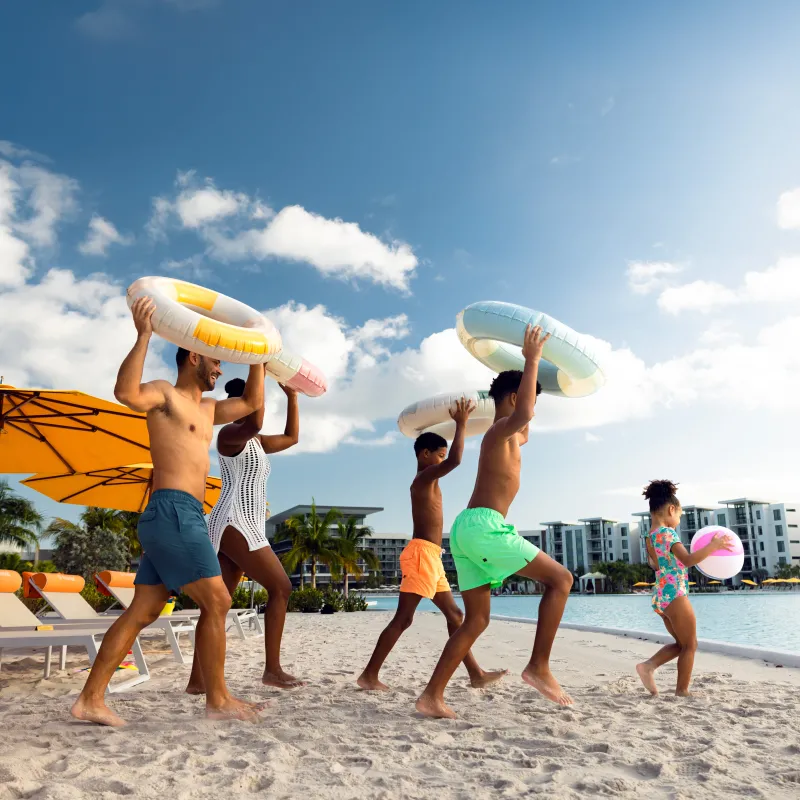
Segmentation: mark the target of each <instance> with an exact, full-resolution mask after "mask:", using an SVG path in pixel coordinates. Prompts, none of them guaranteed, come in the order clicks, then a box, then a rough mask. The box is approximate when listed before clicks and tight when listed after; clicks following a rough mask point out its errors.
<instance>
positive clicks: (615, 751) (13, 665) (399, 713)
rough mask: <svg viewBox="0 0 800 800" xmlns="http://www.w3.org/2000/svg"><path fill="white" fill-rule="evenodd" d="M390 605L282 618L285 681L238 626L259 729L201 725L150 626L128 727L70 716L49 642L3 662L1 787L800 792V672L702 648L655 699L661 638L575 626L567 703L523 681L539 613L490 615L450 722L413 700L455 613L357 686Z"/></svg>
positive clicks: (50, 799) (423, 625) (77, 794)
mask: <svg viewBox="0 0 800 800" xmlns="http://www.w3.org/2000/svg"><path fill="white" fill-rule="evenodd" d="M388 619H389V614H388V612H364V613H357V614H336V615H334V616H328V617H324V616H320V615H301V614H290V615H289V618H288V620H287V627H286V634H285V637H284V652H285V653H286V656H285V659H284V666H285V667H286V668H287V669H288V670H290V671H292V672H294V673H295V674H297V675H299V676H303V677H305V678H307V679H308V680H309V681H310V684H309V685H308V686H307V687H305V688H303V689H300V690H296V691H293V692H289V693H285V692H280V691H278V690H270V689H265V688H262V687H261V686H260V684H259V677H260V671H261V667H262V647H263V640H262V639H249V640H247V641H244V642H243V641H241V640H238V639H235V638H230V639H229V649H228V661H227V665H228V674H229V680H230V684H231V686H232V688H233V689H234V690H235V691H236V692H237V693H239V694H240V695H242V696H245V697H247V698H249V699H256V698H264V697H269V698H272V700H273V703H272V705H271V707H270V708H269V709H267V710H266V711H265V713H264V718H263V722H262V723H260V724H257V725H251V724H243V723H209V722H206V721H205V720H204V718H203V716H202V701H201V700H199V699H198V698H192V697H188V696H186V695H184V694H182V689H183V686H184V684H185V681H186V678H187V677H188V670H187V669H186V668H183V667H180V666H178V665H176V664H175V663H174V662H173V661H172V660H171V659H170V658H169V657H168V654H167V653H166V652H165V651H164V649H163V640H159V639H152V640H146V644H147V646H146V648H145V651H146V653H147V657H148V663H149V664H150V667H151V671H152V673H153V680H151V681H150V682H149V683H146V684H144V685H143V686H141V687H138V688H137V689H134V690H133V691H131V692H128V693H126V694H119V695H113V696H112V697H111V699H110V703H111V704H112V705H113V707H114V708H115V709H116V710H117V711H118V712H119V713H120V714H121V715H123V716H124V717H125V718H126V719H128V720H129V722H130V724H129V725H128V726H127V727H126V728H124V729H114V730H112V729H104V728H99V727H95V726H91V725H86V724H81V723H77V722H74V721H72V720H71V718H70V717H69V714H68V709H69V705H70V702H71V700H72V698H73V697H74V695H75V692H76V690H77V689H78V688H79V687H80V686H81V685H82V684H83V681H84V679H85V673H81V672H76V670H79V669H80V668H81V667H82V666H85V665H86V662H85V659H82V658H80V657H79V656H78V654H77V651H75V654H74V655H71V657H70V658H69V660H68V665H67V667H68V668H67V670H66V671H65V672H62V673H58V672H54V675H53V677H52V678H51V679H50V680H48V681H42V680H41V662H42V658H43V656H41V655H35V656H32V657H22V658H16V657H13V656H8V655H6V657H5V658H4V660H3V668H2V672H0V800H6V798H8V800H11V798H20V797H26V798H36V799H37V800H72V799H73V798H74V799H76V800H77V798H86V797H97V798H101V797H102V798H112V797H116V796H129V797H134V798H156V797H169V798H170V800H183V798H187V800H188V798H220V797H226V796H237V795H241V794H243V793H244V794H261V795H264V796H269V797H274V798H289V797H305V798H384V799H385V800H390V799H391V798H410V799H415V798H419V799H420V800H422V799H423V798H437V800H438V799H440V798H463V799H464V800H475V798H484V797H485V798H489V797H520V796H527V795H543V796H545V797H551V798H586V797H595V796H608V797H621V798H634V797H635V798H641V797H648V798H662V797H663V798H689V797H692V798H698V797H701V798H702V797H719V796H722V795H728V796H747V797H763V798H783V797H786V798H790V797H793V798H796V797H797V796H798V793H800V670H797V669H791V668H777V667H776V666H775V665H769V664H764V663H762V662H758V661H754V660H748V659H738V658H731V657H727V656H720V655H712V654H707V653H698V656H697V661H696V664H695V676H696V679H695V682H694V687H693V688H694V689H695V691H696V692H697V696H696V697H694V698H691V699H688V700H677V699H676V698H675V697H672V696H670V692H671V691H672V690H673V688H674V680H675V671H674V668H671V667H667V668H665V669H663V670H662V671H661V673H660V676H659V685H660V688H661V689H662V692H663V694H662V696H660V697H659V698H651V697H650V696H649V695H648V694H646V693H645V692H644V690H643V688H642V686H641V684H640V683H639V681H638V679H637V678H636V676H635V674H634V672H633V668H634V665H635V663H636V662H637V661H638V660H642V659H643V658H645V657H647V656H649V655H650V654H651V653H652V652H653V651H654V649H655V648H656V647H657V646H656V645H654V644H652V643H649V642H641V641H636V640H631V639H623V638H620V637H616V636H610V635H605V634H596V633H591V634H589V633H582V632H578V631H569V630H564V631H562V632H561V633H560V634H559V637H558V639H557V640H556V645H555V650H554V655H555V659H554V664H553V668H554V672H556V674H557V676H558V677H559V678H560V679H562V682H563V684H564V685H565V687H566V688H567V689H568V691H569V692H570V693H571V694H572V696H573V697H574V699H575V706H574V707H573V708H571V709H561V708H558V707H556V706H553V705H551V704H549V703H547V702H546V701H545V700H543V699H542V698H541V697H540V696H539V695H537V694H536V693H535V692H533V691H532V690H531V689H529V688H528V687H527V686H526V685H525V684H523V683H522V682H521V681H520V679H519V673H520V671H521V670H522V668H523V666H524V664H525V662H526V660H527V657H528V655H529V651H530V647H531V644H532V639H533V634H534V631H535V628H534V626H532V625H525V624H520V623H510V622H499V621H493V622H492V624H491V625H490V627H489V630H488V631H487V632H486V634H484V636H483V637H482V638H481V640H480V641H479V644H478V647H477V648H476V651H475V652H476V655H477V657H478V660H479V661H480V663H481V665H482V666H484V667H493V668H496V667H507V668H509V669H510V671H511V673H510V675H509V676H508V677H507V678H506V679H505V680H504V681H503V682H502V683H500V684H498V685H496V686H495V687H492V689H491V690H483V691H476V690H473V689H471V688H469V687H468V684H467V681H466V673H465V672H464V671H463V670H460V671H459V672H458V673H457V674H456V677H455V679H454V681H453V683H452V684H451V687H450V690H449V692H448V697H447V699H448V702H449V703H450V705H451V706H452V707H453V708H454V709H455V710H456V711H457V712H458V714H459V716H460V718H459V719H458V720H457V721H452V722H451V721H444V720H438V721H437V720H428V719H423V718H421V717H420V716H419V715H417V714H416V713H415V711H414V705H413V704H414V699H415V698H416V696H417V695H418V693H419V692H420V691H421V689H422V687H423V685H424V683H425V681H426V680H427V677H428V675H429V674H430V671H431V670H432V668H433V666H434V664H435V661H436V659H437V657H438V655H439V652H440V650H441V647H442V645H443V643H444V641H445V628H444V623H443V620H442V619H441V618H440V617H438V616H437V615H434V614H429V613H422V614H419V615H418V617H417V620H416V621H415V624H414V626H413V627H412V628H411V629H410V630H409V631H408V632H407V633H406V634H405V635H404V637H403V638H402V639H401V641H400V643H399V645H398V647H397V649H396V651H395V652H394V653H393V654H392V655H391V656H390V658H389V661H388V663H387V665H386V667H385V670H384V672H383V673H382V677H383V679H384V680H385V681H386V682H387V683H388V684H390V685H391V686H392V687H393V689H394V691H392V692H390V693H365V692H362V691H360V690H359V689H358V688H357V687H356V685H355V682H354V679H355V677H356V676H357V674H358V673H359V671H360V669H361V668H362V667H363V665H364V664H365V663H366V661H367V659H368V657H369V654H370V652H371V650H372V647H373V645H374V642H375V639H376V637H377V635H378V633H379V631H380V630H381V628H382V627H383V625H385V623H386V622H387V621H388Z"/></svg>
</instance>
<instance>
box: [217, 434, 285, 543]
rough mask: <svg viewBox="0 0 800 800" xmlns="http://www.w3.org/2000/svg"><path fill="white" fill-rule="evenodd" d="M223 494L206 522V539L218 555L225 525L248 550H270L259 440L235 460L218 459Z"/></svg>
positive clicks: (264, 462) (263, 462)
mask: <svg viewBox="0 0 800 800" xmlns="http://www.w3.org/2000/svg"><path fill="white" fill-rule="evenodd" d="M219 468H220V472H221V473H222V491H221V492H220V495H219V500H218V501H217V504H216V505H215V506H214V509H213V511H212V512H211V516H210V517H209V519H208V535H209V536H210V537H211V544H213V545H214V550H215V551H216V552H217V553H218V552H219V545H220V542H221V541H222V534H223V533H224V532H225V528H227V527H228V525H231V526H233V527H234V528H236V530H237V531H239V533H241V534H242V536H244V538H245V539H246V541H247V544H248V546H249V547H250V549H251V550H260V549H261V548H262V547H269V540H268V539H267V534H266V531H265V526H266V524H267V478H268V477H269V473H270V465H269V459H268V458H267V454H266V453H265V452H264V448H263V447H262V446H261V442H260V440H259V439H258V437H253V438H252V439H250V440H249V441H248V442H247V444H246V445H245V446H244V450H242V452H241V453H239V455H238V456H223V455H222V453H220V456H219Z"/></svg>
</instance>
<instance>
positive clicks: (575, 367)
mask: <svg viewBox="0 0 800 800" xmlns="http://www.w3.org/2000/svg"><path fill="white" fill-rule="evenodd" d="M527 325H539V326H541V328H542V330H543V331H544V332H545V333H549V334H550V339H549V340H548V342H547V344H545V346H544V350H543V352H542V360H541V362H540V364H539V376H538V377H539V383H541V385H542V391H543V392H547V393H548V394H554V395H558V396H560V397H586V396H588V395H590V394H594V392H596V391H597V390H598V389H599V388H600V387H601V386H602V385H603V384H604V383H605V375H604V374H603V370H602V369H601V367H600V363H599V358H598V354H597V353H596V351H595V348H594V345H593V344H592V342H591V340H590V339H589V338H588V337H586V336H583V335H582V334H580V333H578V332H577V331H574V330H572V328H570V327H568V326H567V325H564V324H563V323H561V322H559V321H558V320H556V319H553V318H552V317H550V316H548V315H547V314H543V313H542V312H541V311H533V310H531V309H529V308H525V307H523V306H518V305H516V304H514V303H500V302H496V301H490V302H483V303H473V304H472V305H471V306H467V307H466V308H465V309H464V310H463V311H462V312H461V313H460V314H459V315H458V317H457V318H456V332H457V333H458V338H459V340H460V341H461V344H463V345H464V347H466V348H467V350H469V352H470V353H472V355H473V356H475V358H477V359H478V361H480V362H481V363H482V364H484V365H485V366H487V367H489V369H491V370H494V371H495V372H503V371H505V370H509V369H520V370H521V369H523V368H524V366H525V360H524V359H523V357H522V354H521V353H520V351H519V348H520V347H521V346H522V342H523V339H524V336H525V328H526V326H527ZM511 345H516V348H515V347H512V346H511Z"/></svg>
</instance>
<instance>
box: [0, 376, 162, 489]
mask: <svg viewBox="0 0 800 800" xmlns="http://www.w3.org/2000/svg"><path fill="white" fill-rule="evenodd" d="M141 461H150V439H149V437H148V435H147V424H146V421H145V416H144V414H137V413H136V412H135V411H131V410H130V409H127V408H125V406H121V405H119V404H118V403H111V402H109V401H108V400H101V399H100V398H98V397H92V396H91V395H88V394H83V393H82V392H73V391H57V390H51V389H17V388H15V387H14V386H8V385H6V384H0V473H3V472H11V473H13V472H26V473H28V474H30V473H34V472H47V473H56V474H63V473H75V472H86V471H88V470H95V469H104V468H106V467H116V466H117V465H119V464H136V463H138V462H141Z"/></svg>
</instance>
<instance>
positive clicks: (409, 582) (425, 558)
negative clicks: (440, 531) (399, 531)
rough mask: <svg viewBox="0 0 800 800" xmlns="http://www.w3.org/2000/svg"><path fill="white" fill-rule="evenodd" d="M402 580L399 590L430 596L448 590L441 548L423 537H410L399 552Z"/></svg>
mask: <svg viewBox="0 0 800 800" xmlns="http://www.w3.org/2000/svg"><path fill="white" fill-rule="evenodd" d="M400 569H401V570H402V572H403V580H402V582H401V583H400V591H401V592H409V593H411V594H418V595H420V596H421V597H427V598H428V599H430V598H432V597H433V596H434V595H435V594H436V593H437V592H449V591H450V584H449V583H448V582H447V577H446V576H445V574H444V566H443V564H442V548H441V547H439V546H438V545H435V544H434V543H433V542H428V541H426V540H425V539H412V540H411V541H410V542H409V543H408V544H407V545H406V546H405V548H404V549H403V552H402V553H401V554H400Z"/></svg>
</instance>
